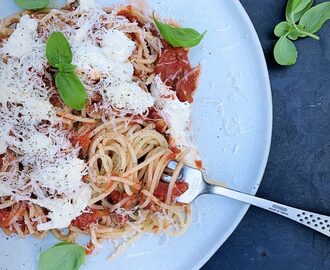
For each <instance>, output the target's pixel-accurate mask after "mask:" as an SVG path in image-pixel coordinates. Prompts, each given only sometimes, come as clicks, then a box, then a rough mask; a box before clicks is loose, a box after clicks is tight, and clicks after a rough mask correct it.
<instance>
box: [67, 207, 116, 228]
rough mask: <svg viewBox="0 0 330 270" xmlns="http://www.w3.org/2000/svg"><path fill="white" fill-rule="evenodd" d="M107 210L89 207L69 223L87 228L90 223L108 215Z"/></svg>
mask: <svg viewBox="0 0 330 270" xmlns="http://www.w3.org/2000/svg"><path fill="white" fill-rule="evenodd" d="M109 214H110V212H109V210H98V209H91V210H90V212H88V213H83V214H81V215H80V216H78V217H77V218H76V219H75V220H73V221H72V222H71V225H73V226H75V227H77V228H79V229H82V230H84V229H88V228H89V227H90V225H91V224H93V223H95V222H97V220H98V219H100V218H102V217H104V216H108V215H109Z"/></svg>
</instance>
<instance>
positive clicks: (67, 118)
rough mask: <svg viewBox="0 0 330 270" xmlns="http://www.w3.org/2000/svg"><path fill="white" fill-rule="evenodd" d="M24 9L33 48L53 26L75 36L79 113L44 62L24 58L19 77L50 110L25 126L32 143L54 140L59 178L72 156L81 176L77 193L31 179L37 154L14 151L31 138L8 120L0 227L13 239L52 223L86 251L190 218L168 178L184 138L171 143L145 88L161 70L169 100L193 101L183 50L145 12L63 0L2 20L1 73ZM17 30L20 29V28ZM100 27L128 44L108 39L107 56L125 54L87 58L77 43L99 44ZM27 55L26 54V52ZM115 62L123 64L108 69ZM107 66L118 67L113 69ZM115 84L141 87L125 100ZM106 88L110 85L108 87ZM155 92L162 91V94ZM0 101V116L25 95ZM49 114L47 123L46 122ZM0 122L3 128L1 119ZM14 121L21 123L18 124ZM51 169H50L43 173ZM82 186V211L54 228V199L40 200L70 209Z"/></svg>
mask: <svg viewBox="0 0 330 270" xmlns="http://www.w3.org/2000/svg"><path fill="white" fill-rule="evenodd" d="M26 15H29V16H30V18H31V19H33V20H34V21H36V22H37V28H36V31H37V39H38V42H39V43H38V45H35V46H36V47H37V46H39V47H37V48H39V49H40V48H41V45H44V44H45V42H46V40H47V37H48V36H49V35H50V34H51V33H52V32H53V31H61V32H63V33H64V34H65V35H66V36H67V37H68V39H69V41H70V43H74V42H76V43H74V44H73V45H72V51H73V54H75V53H77V55H78V56H79V57H80V58H79V59H78V58H77V59H75V62H76V63H77V66H78V68H77V72H78V75H79V76H80V78H81V79H82V81H83V83H84V85H85V87H86V90H87V92H88V95H89V100H88V103H87V104H86V106H85V108H84V109H83V110H82V111H81V112H78V111H75V110H72V109H70V108H69V107H68V106H66V105H65V104H64V103H63V102H62V101H61V99H60V97H59V96H58V94H57V90H56V88H55V86H54V82H53V81H52V76H51V75H52V73H53V72H54V71H53V70H51V69H50V67H49V66H48V65H47V63H45V64H43V65H41V67H40V65H39V66H38V64H36V66H34V64H33V63H34V62H33V63H32V62H29V65H30V66H29V67H27V70H28V71H27V72H28V74H30V75H29V76H30V77H28V78H25V79H26V80H27V81H28V82H27V83H31V84H33V83H36V84H38V85H39V86H40V87H39V88H40V89H39V90H38V91H40V93H39V92H38V93H39V94H38V97H37V98H40V96H41V97H46V98H47V99H48V101H49V102H50V104H51V107H52V111H53V112H54V114H55V115H54V116H52V117H53V118H49V119H48V118H43V117H42V118H41V119H39V120H38V121H37V122H36V123H34V124H33V126H29V129H36V130H34V131H33V132H35V133H34V134H37V135H38V136H39V135H40V134H42V136H44V137H40V136H41V135H40V136H39V137H37V140H36V145H37V144H40V142H41V140H43V139H44V140H45V141H48V139H52V142H50V145H51V147H50V146H47V145H46V146H45V147H44V148H42V149H41V150H40V151H41V152H42V151H50V150H49V149H50V148H52V147H53V146H54V147H55V146H56V147H58V148H56V149H57V150H56V151H54V153H53V154H54V157H55V159H56V158H59V159H60V158H61V159H64V160H65V161H66V162H67V164H69V170H68V173H67V174H66V175H65V177H68V179H69V176H68V175H70V173H71V172H70V170H71V169H70V168H71V167H70V166H71V165H72V164H71V163H70V162H71V160H73V161H72V162H75V163H74V164H76V166H77V167H79V166H80V165H81V163H80V162H83V164H84V165H83V170H80V173H81V175H82V177H81V178H80V182H79V183H78V184H77V187H78V188H79V189H78V191H76V190H70V191H68V190H67V188H66V187H65V188H64V187H62V184H59V185H57V186H55V187H54V186H53V185H55V184H53V183H52V184H45V183H43V182H42V181H41V180H40V179H37V180H36V181H35V180H33V179H34V178H33V177H36V175H38V174H36V173H34V172H35V171H36V168H35V167H33V166H37V165H36V164H35V163H33V161H31V160H34V159H36V157H35V156H36V155H37V154H36V153H35V154H34V156H31V157H29V159H28V160H27V159H23V158H22V157H23V156H24V155H25V152H24V151H25V150H24V149H25V148H23V146H22V144H23V142H24V140H28V141H31V140H32V139H31V138H32V135H31V134H30V133H29V136H27V137H26V136H25V137H24V135H22V136H21V137H19V131H20V129H19V128H22V127H18V126H19V124H17V122H15V123H14V124H13V126H11V127H10V130H9V132H8V135H7V138H9V139H10V140H9V139H7V141H6V142H7V144H6V147H5V150H4V152H3V154H2V155H1V159H0V191H1V195H2V196H1V199H0V200H1V204H0V227H1V228H2V229H3V231H4V232H5V233H7V234H12V233H17V234H19V235H20V236H21V237H24V236H25V235H28V234H30V235H34V236H36V237H39V238H43V237H45V236H46V235H47V232H48V231H50V230H51V231H52V232H53V233H54V235H55V236H56V237H58V238H59V239H62V240H66V241H71V242H72V241H75V238H76V236H77V235H78V234H80V233H83V234H87V235H89V236H90V239H91V240H90V243H89V244H88V246H87V248H86V250H87V252H91V251H92V250H93V248H94V247H95V246H97V245H98V243H99V242H100V241H102V240H104V239H115V238H118V237H126V238H127V237H128V238H129V239H131V240H130V241H132V240H133V239H135V238H136V237H138V235H141V234H143V233H146V232H151V233H162V232H167V233H169V234H171V235H179V234H181V233H183V232H184V231H185V229H186V228H187V225H188V224H189V221H190V206H189V205H186V204H180V203H176V202H175V198H176V197H178V196H180V195H181V194H182V193H183V192H185V191H186V190H187V189H188V186H187V184H186V183H185V182H184V181H182V180H177V176H178V172H179V170H180V166H183V162H184V160H185V156H186V155H187V153H188V152H189V149H188V150H187V149H186V148H188V147H189V142H188V143H187V144H186V145H184V144H182V143H181V144H180V143H178V142H177V141H176V139H175V138H173V137H172V136H171V134H170V133H169V130H170V129H169V122H168V121H169V120H170V117H166V114H165V116H164V113H163V111H165V107H164V106H165V105H164V104H165V103H164V102H163V103H161V102H158V103H157V102H155V103H154V101H153V100H154V99H155V97H153V96H152V95H151V94H150V92H152V91H151V90H150V89H151V87H152V84H153V83H154V81H155V80H157V79H158V80H159V76H160V79H161V80H162V81H164V82H165V83H164V84H163V88H164V89H165V90H166V91H171V93H172V95H173V93H175V92H173V91H172V90H170V88H169V87H172V89H174V90H176V91H177V92H176V95H177V96H178V97H179V99H180V100H178V99H177V97H176V96H175V97H174V98H173V97H170V98H169V99H170V100H173V99H176V102H177V104H179V105H180V104H181V103H184V104H185V107H189V103H188V102H187V101H189V102H190V103H191V102H192V94H193V92H194V91H195V89H196V87H197V78H198V76H199V68H192V67H191V66H190V64H189V61H188V51H187V50H185V49H183V48H172V47H171V46H170V45H168V44H167V43H166V42H165V41H164V40H162V39H161V37H160V35H159V34H158V31H157V29H156V28H155V26H154V24H153V22H152V20H151V19H150V18H149V17H148V16H146V15H145V14H143V13H142V12H141V11H139V10H137V9H136V8H134V7H132V6H126V7H116V8H112V9H109V8H107V9H101V8H99V7H98V8H93V9H92V10H83V9H82V8H81V7H79V6H78V5H77V4H76V3H72V4H70V5H68V6H67V7H66V8H65V9H62V10H44V11H40V12H33V13H32V12H27V11H25V12H23V13H20V14H15V15H13V16H11V17H9V18H6V19H4V20H2V21H1V25H0V32H1V34H0V41H1V45H0V47H2V48H1V49H0V52H1V53H2V54H1V59H2V60H1V61H2V63H1V65H2V68H3V69H2V71H3V70H4V69H5V68H7V65H9V64H10V63H12V61H14V60H12V59H11V58H13V59H14V58H15V57H12V56H11V55H10V53H7V54H6V53H4V52H5V49H6V46H8V43H9V42H10V37H11V36H13V35H14V33H15V29H16V28H17V27H18V25H19V24H20V22H22V18H25V17H24V16H26ZM21 28H22V29H23V30H24V31H27V30H26V29H27V27H26V28H23V27H21ZM23 30H22V31H23ZM109 31H112V32H111V35H117V36H118V38H120V39H123V40H126V39H128V40H127V41H125V42H126V44H127V48H131V47H132V48H133V49H132V50H131V53H127V52H125V51H123V50H124V49H122V47H120V46H119V47H118V46H117V47H114V48H115V50H117V51H115V52H116V53H115V55H116V57H118V55H128V56H121V58H118V59H116V62H115V64H116V66H114V67H109V66H108V63H105V65H104V66H101V65H103V63H102V59H100V58H97V59H96V62H95V61H94V62H93V59H89V58H88V57H87V56H86V51H87V49H86V48H92V49H93V50H94V51H95V54H96V53H97V52H98V51H97V50H101V49H100V47H102V46H103V45H102V42H103V43H104V41H102V40H104V39H105V37H104V35H105V34H104V33H108V32H109ZM122 35H124V36H122ZM102 38H103V39H102ZM75 39H76V41H75ZM86 40H87V41H86ZM130 42H131V43H130ZM40 44H41V45H40ZM75 44H76V45H75ZM79 44H84V46H85V47H84V48H85V49H84V51H83V53H80V54H79V53H78V52H79V50H80V51H81V50H82V47H81V46H82V45H79ZM132 44H133V45H132ZM79 46H80V47H79ZM104 46H105V45H104ZM114 46H115V45H114ZM1 50H2V51H1ZM40 50H41V51H42V49H40ZM109 51H111V50H110V49H108V51H107V52H106V53H109ZM34 53H35V52H34ZM35 54H36V53H35ZM95 54H94V55H95ZM78 56H77V57H78ZM112 56H113V55H112ZM30 57H33V54H32V56H30ZM16 58H18V60H17V61H16V60H15V61H16V62H20V63H21V62H23V61H24V59H25V58H24V56H22V57H16ZM87 60H88V61H90V62H91V63H92V64H90V65H89V66H88V67H85V66H84V65H85V64H86V63H87V62H83V61H87ZM94 60H95V59H94ZM42 61H45V60H44V59H43V60H42ZM23 68H24V66H23ZM120 68H122V70H117V69H120ZM164 68H165V70H164ZM0 69H1V66H0ZM104 70H106V72H105V71H104ZM109 70H110V71H109ZM165 71H166V72H165ZM107 72H108V73H107ZM116 72H118V73H120V74H119V75H116ZM130 72H131V75H129V73H130ZM13 74H14V73H13ZM122 74H124V75H125V74H128V75H127V76H128V77H129V76H132V78H131V79H130V78H128V77H127V78H126V77H125V78H124V79H119V77H120V78H122V76H123V75H122ZM7 75H8V74H7ZM32 76H35V77H37V79H35V81H36V82H35V81H33V80H32V79H31V78H32ZM125 76H126V75H125ZM9 77H10V76H9ZM13 79H14V78H13ZM122 85H127V87H133V88H132V89H133V90H135V89H137V88H138V89H140V90H141V91H143V93H142V92H141V93H140V94H139V95H137V96H136V97H135V100H130V101H125V102H126V103H125V102H123V100H124V99H125V98H126V97H125V96H123V95H121V96H119V97H117V96H116V95H117V93H118V92H119V90H120V89H121V88H120V87H121V86H122ZM115 86H116V87H117V88H116V91H117V92H114V91H113V89H112V88H113V87H115ZM111 87H112V88H111ZM105 89H108V90H107V91H105ZM109 89H110V90H109ZM118 89H119V90H118ZM133 90H132V91H133ZM1 91H3V89H1ZM143 95H147V96H145V99H144V100H143V102H144V103H143V102H142V103H143V104H144V105H143V106H146V104H147V105H148V104H149V103H150V102H151V101H152V104H151V106H149V105H148V106H147V107H146V108H143V109H141V107H140V106H138V105H139V104H140V103H139V104H137V102H138V99H139V98H140V97H141V96H143ZM160 97H161V98H167V97H166V95H162V94H161V95H160ZM0 101H1V108H0V111H1V114H0V116H1V117H2V119H1V120H3V119H4V118H5V117H7V119H9V118H10V117H9V115H11V113H12V111H13V110H14V109H15V108H22V107H23V108H25V107H27V106H28V105H26V104H27V102H25V101H20V100H14V99H12V100H11V99H8V100H6V101H4V100H3V99H0ZM167 101H168V100H167ZM167 101H166V102H167ZM148 102H149V103H148ZM127 104H128V105H127ZM157 104H162V106H157ZM162 110H163V111H162ZM17 115H18V116H17V117H18V119H19V121H18V122H24V121H25V120H22V117H24V113H23V116H21V115H20V114H19V113H18V114H17ZM166 118H167V119H166ZM28 119H30V118H28ZM52 119H56V121H54V122H53V120H52ZM27 122H28V121H27ZM15 125H16V126H15ZM1 128H2V131H1V132H2V133H4V127H3V126H2V127H1ZM23 128H25V129H26V126H24V127H23ZM175 128H176V127H175V126H174V127H173V126H172V127H171V129H175ZM39 133H40V134H39ZM54 134H55V135H56V136H60V138H61V141H57V142H56V140H59V139H58V137H56V136H55V135H54ZM0 135H1V134H0ZM20 138H21V139H20ZM22 141H23V142H22ZM54 141H55V142H54ZM10 142H13V143H12V144H11V143H10ZM58 145H60V146H58ZM48 148H49V149H48ZM22 149H23V150H22ZM54 149H55V148H54ZM185 149H186V150H185ZM32 150H33V147H32ZM38 151H39V150H38ZM41 152H40V153H41ZM38 155H39V152H38ZM41 158H43V155H41V157H40V159H36V160H37V161H38V162H41V161H40V160H41ZM70 158H71V159H70ZM174 159H176V160H179V161H181V162H180V163H179V166H178V168H177V169H176V170H175V171H174V172H172V175H173V177H172V180H171V182H170V183H165V182H163V181H162V180H161V177H162V174H163V173H164V169H165V167H166V165H167V163H168V162H169V161H171V160H174ZM55 163H56V161H55ZM47 164H48V163H47ZM47 164H46V165H45V166H44V167H43V168H41V172H44V171H45V170H46V171H47V172H49V170H48V169H47V168H48V167H46V166H48V165H47ZM52 164H53V163H52ZM78 165H79V166H78ZM61 168H66V167H61ZM79 168H80V167H79ZM63 170H64V169H63ZM72 170H73V169H72ZM54 171H56V170H53V171H51V172H54ZM23 174H24V175H23ZM72 174H73V173H72ZM72 177H73V176H72ZM69 180H70V179H69ZM45 181H46V180H45ZM40 182H42V183H40ZM47 183H48V182H47ZM85 189H88V192H85V191H86V190H85ZM76 192H78V197H77V194H76V195H75V193H76ZM84 192H85V193H84ZM83 193H84V194H87V195H86V196H87V197H88V200H87V201H86V205H84V207H83V209H81V210H82V211H81V210H79V211H78V214H77V213H76V212H73V213H75V215H74V214H72V215H71V216H72V218H71V222H70V224H68V226H64V227H67V229H66V230H65V231H64V230H63V225H62V226H56V225H55V221H52V219H54V220H55V217H54V215H55V214H54V213H53V212H55V210H54V209H55V207H54V209H53V208H51V207H50V206H48V205H51V204H50V203H49V201H51V200H57V201H58V202H62V203H63V205H64V206H63V207H64V208H63V209H66V208H65V207H71V208H72V205H74V206H76V205H79V202H77V203H76V204H74V201H75V200H78V199H77V198H80V197H83V196H85V195H82V194H83ZM66 194H70V196H72V197H70V196H69V195H66ZM65 196H69V197H65ZM74 196H76V197H74ZM67 198H69V199H67ZM71 203H72V204H71ZM68 205H69V206H68ZM71 208H70V209H71ZM68 209H69V208H68ZM63 211H64V210H63ZM63 215H65V213H63ZM51 222H53V223H51ZM45 224H46V225H45Z"/></svg>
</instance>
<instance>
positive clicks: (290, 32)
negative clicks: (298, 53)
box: [274, 22, 300, 40]
mask: <svg viewBox="0 0 330 270" xmlns="http://www.w3.org/2000/svg"><path fill="white" fill-rule="evenodd" d="M274 34H275V36H277V37H283V36H287V37H288V38H290V39H292V40H296V39H297V38H298V37H299V34H300V32H299V31H298V30H297V29H296V28H295V27H294V26H293V25H292V24H291V23H288V22H280V23H279V24H277V25H276V26H275V29H274Z"/></svg>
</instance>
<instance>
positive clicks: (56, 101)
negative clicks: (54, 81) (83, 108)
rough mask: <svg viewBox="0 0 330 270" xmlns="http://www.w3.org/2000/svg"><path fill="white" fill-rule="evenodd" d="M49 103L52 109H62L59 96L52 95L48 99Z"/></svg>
mask: <svg viewBox="0 0 330 270" xmlns="http://www.w3.org/2000/svg"><path fill="white" fill-rule="evenodd" d="M49 102H50V103H51V104H52V105H53V106H54V107H57V108H63V103H62V101H61V98H60V96H59V95H52V96H51V97H50V98H49Z"/></svg>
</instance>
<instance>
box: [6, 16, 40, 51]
mask: <svg viewBox="0 0 330 270" xmlns="http://www.w3.org/2000/svg"><path fill="white" fill-rule="evenodd" d="M37 26H38V24H37V21H36V20H34V19H31V18H30V16H29V15H24V16H22V18H21V20H20V22H19V23H18V24H17V28H16V30H15V31H14V33H13V34H12V35H11V36H10V37H9V39H8V41H7V43H6V44H5V46H4V48H3V50H4V52H5V53H6V54H8V55H10V56H13V57H21V56H23V55H27V54H29V53H31V52H32V48H33V43H34V34H35V31H36V29H37Z"/></svg>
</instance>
